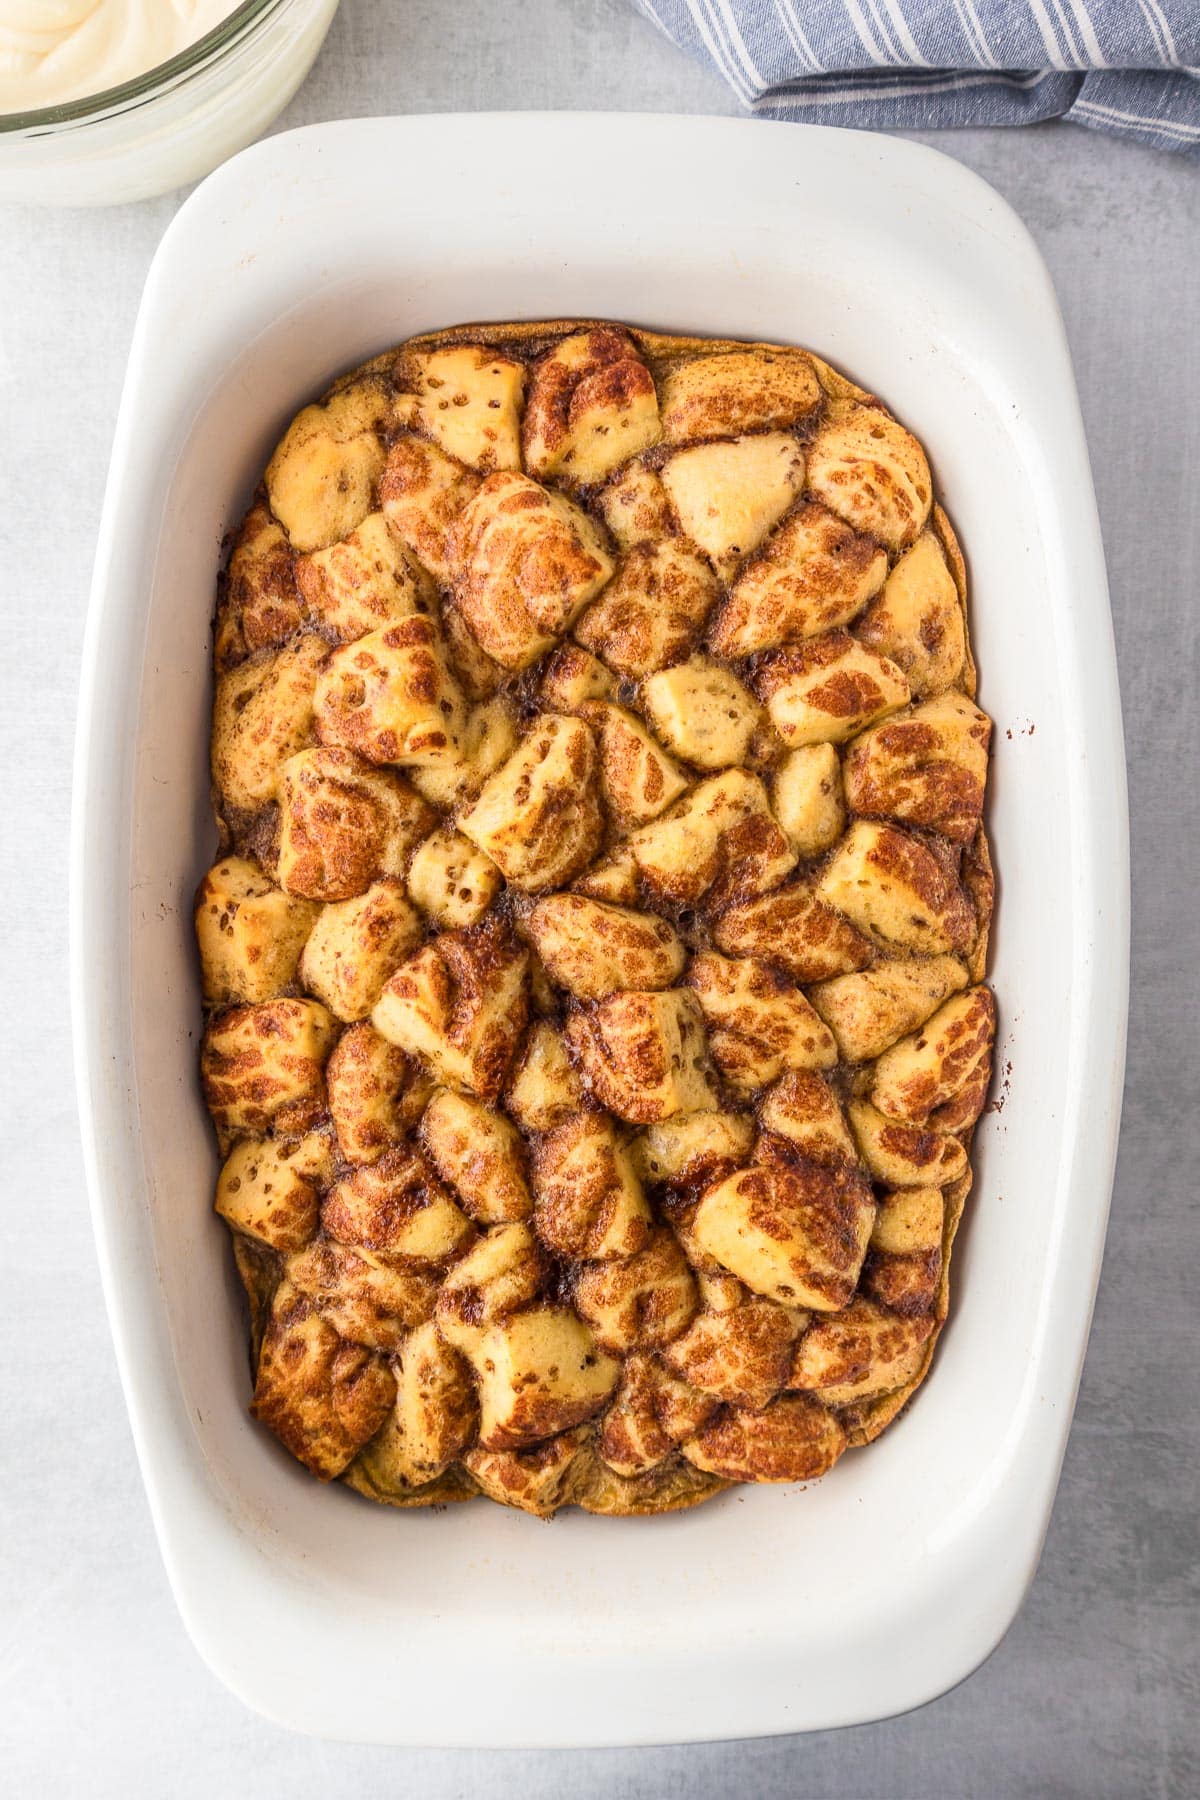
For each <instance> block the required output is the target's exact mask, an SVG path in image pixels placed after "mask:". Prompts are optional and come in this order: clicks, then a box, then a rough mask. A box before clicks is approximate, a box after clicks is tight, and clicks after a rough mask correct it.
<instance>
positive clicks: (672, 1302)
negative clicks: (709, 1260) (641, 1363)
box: [573, 1225, 699, 1356]
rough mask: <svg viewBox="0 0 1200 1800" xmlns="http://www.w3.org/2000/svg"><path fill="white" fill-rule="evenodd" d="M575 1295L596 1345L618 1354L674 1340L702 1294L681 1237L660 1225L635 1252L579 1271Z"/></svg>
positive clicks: (587, 1266) (591, 1264) (684, 1326)
mask: <svg viewBox="0 0 1200 1800" xmlns="http://www.w3.org/2000/svg"><path fill="white" fill-rule="evenodd" d="M573 1298H574V1301H575V1308H576V1311H577V1312H579V1313H580V1314H581V1316H582V1317H583V1318H585V1319H586V1320H587V1321H588V1324H589V1325H590V1326H591V1327H592V1330H593V1331H594V1332H595V1334H596V1341H597V1343H598V1344H599V1345H600V1346H601V1348H602V1349H605V1350H611V1351H612V1352H613V1353H614V1354H615V1355H618V1356H619V1355H623V1354H624V1353H625V1352H626V1351H627V1350H630V1349H632V1348H633V1346H634V1345H640V1346H641V1347H642V1348H643V1349H649V1348H654V1347H656V1346H659V1345H662V1344H669V1343H671V1341H672V1340H673V1339H675V1338H677V1337H678V1336H679V1333H680V1332H681V1331H685V1330H686V1329H687V1326H688V1323H689V1321H690V1320H691V1318H692V1315H693V1314H694V1313H695V1311H696V1307H697V1304H698V1298H699V1297H698V1295H697V1291H696V1281H695V1277H694V1276H693V1274H692V1271H691V1269H690V1267H689V1266H688V1261H687V1258H686V1257H685V1256H684V1254H683V1251H682V1250H681V1249H680V1247H679V1241H678V1239H677V1238H676V1237H675V1236H674V1235H673V1234H672V1233H671V1232H670V1231H669V1230H668V1229H667V1227H666V1226H665V1225H655V1226H654V1227H653V1228H652V1230H651V1232H650V1236H649V1237H648V1238H647V1239H646V1241H645V1243H644V1244H643V1245H642V1247H641V1248H640V1249H639V1250H636V1251H634V1252H633V1254H632V1255H629V1256H621V1257H616V1258H611V1259H609V1260H607V1261H603V1262H591V1263H588V1264H587V1265H586V1266H585V1267H584V1268H582V1269H580V1270H579V1272H578V1274H577V1275H576V1277H575V1286H574V1290H573Z"/></svg>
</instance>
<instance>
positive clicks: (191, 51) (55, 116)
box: [0, 0, 291, 140]
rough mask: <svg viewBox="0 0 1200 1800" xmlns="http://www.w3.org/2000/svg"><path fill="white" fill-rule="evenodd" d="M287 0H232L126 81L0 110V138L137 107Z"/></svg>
mask: <svg viewBox="0 0 1200 1800" xmlns="http://www.w3.org/2000/svg"><path fill="white" fill-rule="evenodd" d="M290 3H291V0H238V4H237V5H236V6H235V7H234V9H233V11H232V12H230V13H228V14H227V15H226V16H225V18H223V19H221V20H219V21H218V22H217V24H216V25H214V26H213V27H212V28H211V29H210V30H209V31H206V32H205V33H204V35H203V37H198V38H197V39H196V41H195V43H192V44H188V45H187V46H186V47H185V48H184V49H183V50H179V51H176V53H175V55H174V56H169V57H168V58H167V59H166V61H165V62H160V63H152V64H151V66H150V67H149V68H148V69H144V70H143V71H142V73H141V74H140V75H131V76H130V78H129V79H128V80H127V81H119V82H116V83H115V84H114V85H113V86H112V87H107V88H101V89H100V90H99V92H98V93H95V94H81V95H80V96H79V98H78V99H76V100H63V101H60V102H59V104H58V105H57V106H34V107H27V108H25V109H24V110H23V111H21V112H12V113H4V112H0V140H2V139H3V138H4V137H5V136H6V135H12V136H16V135H17V134H18V133H20V132H28V133H30V134H31V135H39V134H45V133H48V132H50V131H51V128H52V127H54V126H56V125H88V124H92V123H94V122H97V121H99V120H101V119H106V118H110V117H111V116H112V115H113V114H115V113H123V112H132V111H135V110H136V109H137V108H138V107H139V106H144V105H146V104H147V103H148V102H150V101H153V100H157V99H158V98H159V96H160V95H161V94H163V93H166V92H168V91H170V90H173V89H175V88H177V87H179V86H181V85H183V83H184V82H185V81H186V80H187V79H188V77H189V76H191V75H194V74H196V73H197V72H199V71H201V70H203V69H205V68H207V67H208V65H209V64H210V63H212V62H215V61H217V60H218V58H219V57H220V56H221V54H222V53H223V52H224V51H226V50H228V49H230V48H233V47H236V45H237V44H238V43H239V42H240V41H241V39H242V38H243V37H244V36H246V35H247V34H248V33H249V32H250V30H251V29H252V28H253V27H254V26H255V25H256V24H257V23H258V21H259V19H260V18H262V17H263V16H264V15H266V14H269V13H272V12H276V11H278V10H279V8H281V7H283V6H287V5H289V4H290Z"/></svg>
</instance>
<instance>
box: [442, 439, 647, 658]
mask: <svg viewBox="0 0 1200 1800" xmlns="http://www.w3.org/2000/svg"><path fill="white" fill-rule="evenodd" d="M448 553H449V556H450V561H451V564H452V567H453V582H454V603H455V605H456V606H457V608H458V610H459V612H460V613H461V615H462V617H463V619H464V620H465V622H466V624H467V627H468V629H469V630H470V632H471V635H472V636H473V637H474V638H475V639H476V641H477V642H478V643H479V644H481V645H482V647H483V648H484V650H486V651H487V653H488V655H489V656H491V657H494V658H495V660H496V661H497V662H498V663H500V664H501V665H502V666H503V667H504V668H506V669H525V668H528V666H529V664H530V663H532V662H535V661H536V660H537V658H538V657H539V656H541V655H542V654H543V652H544V651H546V650H549V649H551V648H552V646H553V644H554V642H555V640H556V638H558V637H559V636H560V635H561V633H563V632H564V631H566V630H568V628H569V627H570V626H571V624H572V623H573V621H574V620H575V618H576V617H577V616H578V614H579V613H580V612H581V611H582V610H583V608H584V607H585V606H586V605H587V603H588V601H589V600H592V599H594V598H595V596H596V595H597V594H598V593H599V592H600V589H601V588H602V587H603V586H604V584H605V582H606V581H607V580H608V578H609V576H610V575H611V574H612V572H613V562H612V558H611V556H610V555H609V552H608V549H607V546H606V544H605V541H604V536H603V534H602V532H601V530H600V528H599V526H597V525H596V524H595V523H594V522H593V520H592V519H591V518H590V517H589V515H588V514H587V513H585V512H583V511H582V510H581V509H580V508H579V507H577V506H575V505H574V504H573V503H572V502H571V501H570V500H568V499H566V498H565V497H564V496H563V495H562V494H554V493H551V492H549V490H548V489H546V488H543V487H539V486H538V483H537V482H536V481H531V480H530V478H529V477H528V475H517V474H509V473H498V474H495V475H489V476H488V478H487V480H486V481H485V482H484V484H483V486H482V487H481V488H480V489H479V491H478V493H477V494H476V495H475V496H474V498H473V499H471V500H470V501H469V502H468V503H467V505H466V507H465V508H464V510H463V512H462V513H461V514H460V516H459V518H458V519H457V520H456V522H455V524H454V527H453V531H452V534H451V537H450V540H449V544H448Z"/></svg>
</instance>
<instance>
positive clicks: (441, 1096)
mask: <svg viewBox="0 0 1200 1800" xmlns="http://www.w3.org/2000/svg"><path fill="white" fill-rule="evenodd" d="M421 1142H422V1144H424V1146H425V1153H426V1155H427V1156H428V1157H429V1160H430V1162H431V1163H432V1164H433V1166H434V1168H435V1169H436V1170H437V1172H438V1174H439V1175H440V1176H441V1178H442V1180H443V1181H444V1182H445V1183H446V1184H447V1186H449V1187H452V1188H453V1189H454V1191H455V1193H456V1194H457V1195H458V1198H459V1200H460V1201H461V1203H462V1205H463V1206H464V1207H465V1209H466V1211H467V1212H468V1213H469V1214H470V1215H471V1217H472V1218H473V1219H474V1220H475V1222H476V1224H478V1225H505V1224H508V1223H509V1222H510V1221H511V1220H513V1219H524V1218H528V1216H529V1213H530V1211H531V1209H532V1207H533V1199H532V1196H531V1195H530V1192H529V1184H528V1182H527V1181H526V1179H525V1146H524V1142H523V1140H522V1138H521V1134H520V1132H519V1131H518V1130H517V1128H516V1126H515V1125H513V1124H512V1123H511V1122H510V1121H509V1120H508V1119H506V1118H505V1117H504V1114H503V1113H500V1112H497V1111H496V1110H495V1109H494V1108H493V1107H490V1106H484V1105H483V1104H482V1103H481V1102H480V1101H478V1100H472V1099H471V1098H470V1097H469V1096H468V1095H466V1094H455V1093H452V1092H451V1091H450V1089H448V1088H443V1089H442V1090H441V1092H440V1093H437V1094H435V1095H434V1097H433V1099H432V1100H431V1101H430V1102H429V1105H428V1106H427V1107H426V1109H425V1116H424V1117H423V1118H422V1120H421Z"/></svg>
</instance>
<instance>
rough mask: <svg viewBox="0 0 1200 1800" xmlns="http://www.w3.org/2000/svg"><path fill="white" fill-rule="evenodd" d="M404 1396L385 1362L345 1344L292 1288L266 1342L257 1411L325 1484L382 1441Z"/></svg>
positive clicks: (283, 1293)
mask: <svg viewBox="0 0 1200 1800" xmlns="http://www.w3.org/2000/svg"><path fill="white" fill-rule="evenodd" d="M395 1393H396V1382H395V1379H394V1377H393V1375H392V1373H391V1371H390V1369H388V1368H387V1367H386V1366H385V1364H384V1363H383V1362H382V1361H381V1360H380V1359H379V1357H377V1356H373V1355H371V1354H370V1352H369V1351H367V1350H364V1349H362V1348H361V1347H360V1346H359V1345H357V1344H347V1343H343V1341H342V1339H341V1338H339V1336H338V1334H337V1332H336V1331H334V1329H333V1327H332V1326H331V1325H329V1324H327V1323H326V1322H325V1320H324V1319H322V1318H321V1317H320V1315H319V1314H318V1313H317V1312H315V1311H314V1309H313V1306H312V1303H311V1301H309V1300H307V1299H306V1298H305V1297H304V1296H303V1295H301V1294H298V1293H296V1291H295V1289H294V1288H291V1287H290V1286H289V1285H288V1284H286V1283H285V1284H284V1286H282V1287H281V1288H280V1289H279V1292H278V1293H277V1294H276V1296H275V1304H274V1307H273V1309H272V1314H271V1323H270V1325H269V1326H268V1328H267V1334H266V1337H265V1338H264V1340H263V1348H262V1356H261V1357H260V1359H259V1364H258V1379H257V1381H256V1383H255V1387H254V1404H253V1406H252V1408H251V1411H252V1412H253V1414H254V1416H255V1418H256V1419H260V1420H261V1421H262V1423H263V1424H264V1425H268V1426H270V1428H271V1430H272V1431H273V1432H274V1433H275V1435H276V1437H277V1438H279V1439H280V1441H281V1442H282V1443H283V1444H284V1445H285V1446H286V1447H287V1449H289V1450H290V1451H291V1453H292V1455H293V1456H295V1457H298V1458H299V1460H300V1461H301V1462H302V1463H304V1464H305V1466H306V1467H307V1468H309V1469H311V1470H312V1472H313V1474H314V1475H316V1476H317V1477H318V1478H319V1479H320V1480H321V1481H330V1480H332V1478H333V1477H334V1476H335V1475H340V1474H341V1472H342V1470H343V1469H344V1468H345V1467H346V1464H347V1463H348V1462H349V1461H350V1460H351V1458H352V1457H353V1456H354V1454H355V1452H356V1451H357V1450H358V1449H360V1447H361V1446H362V1445H363V1444H365V1443H366V1441H367V1439H368V1438H371V1437H374V1435H375V1433H376V1432H377V1431H378V1429H379V1427H380V1425H382V1423H383V1421H384V1419H385V1418H386V1416H387V1413H388V1409H389V1407H390V1406H391V1405H392V1402H393V1399H394V1398H395Z"/></svg>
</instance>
